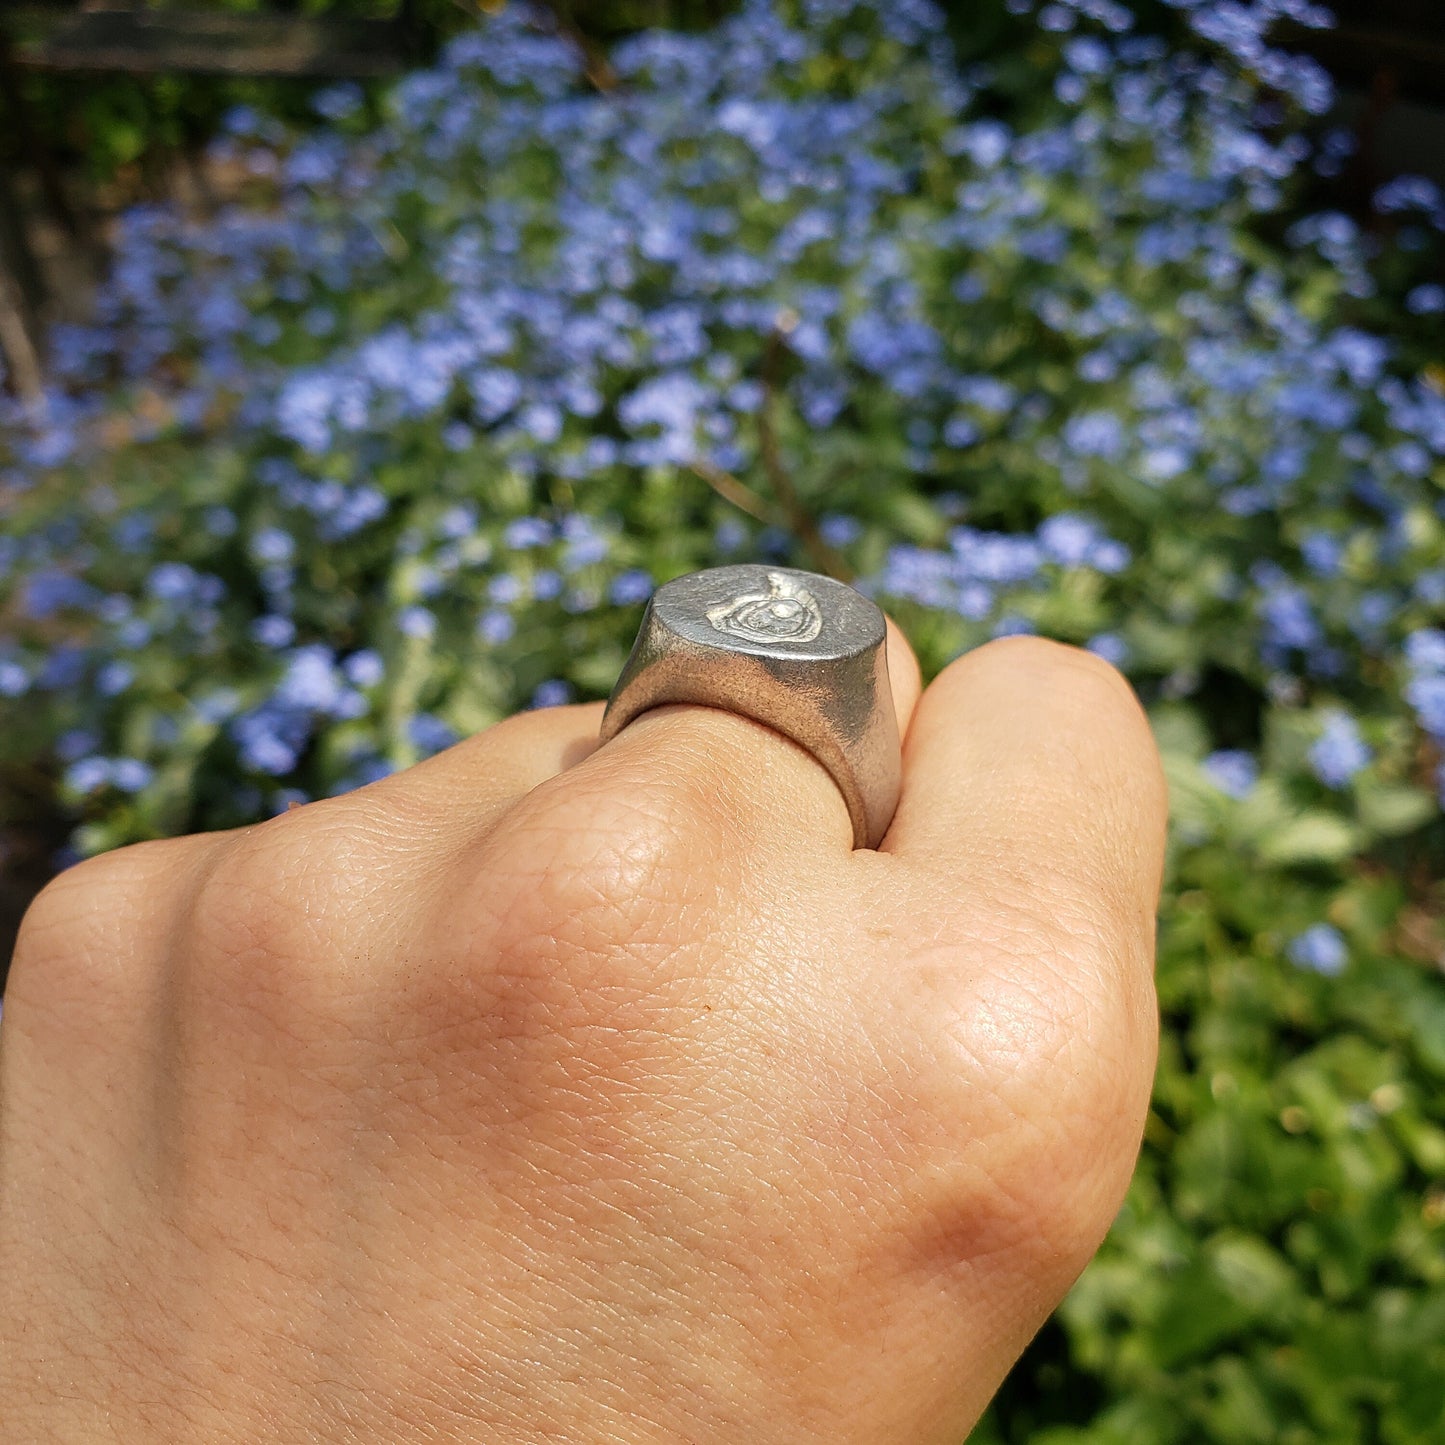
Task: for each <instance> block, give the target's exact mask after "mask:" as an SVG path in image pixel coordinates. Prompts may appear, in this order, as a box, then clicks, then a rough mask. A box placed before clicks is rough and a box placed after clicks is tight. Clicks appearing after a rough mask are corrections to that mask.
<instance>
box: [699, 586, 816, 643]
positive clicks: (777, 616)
mask: <svg viewBox="0 0 1445 1445" xmlns="http://www.w3.org/2000/svg"><path fill="white" fill-rule="evenodd" d="M707 620H708V621H709V622H711V623H712V625H713V626H714V627H715V628H717V630H718V631H719V632H727V633H731V634H732V635H733V636H734V637H741V638H743V639H744V640H746V641H748V642H761V643H775V642H799V643H802V642H811V641H812V640H813V639H814V638H815V637H816V636H817V635H818V634H819V633H820V632H821V631H822V630H823V613H822V610H821V609H820V608H819V606H818V602H817V599H816V598H815V597H814V596H813V594H812V593H811V592H809V591H808V590H807V588H806V587H803V586H802V585H801V584H800V583H798V582H795V581H794V580H793V579H792V578H791V577H789V576H787V575H786V574H785V573H782V572H769V573H768V590H767V591H766V592H745V593H743V594H742V595H741V596H740V597H734V598H733V599H732V601H731V602H724V603H722V604H720V605H719V606H717V607H709V608H708V610H707Z"/></svg>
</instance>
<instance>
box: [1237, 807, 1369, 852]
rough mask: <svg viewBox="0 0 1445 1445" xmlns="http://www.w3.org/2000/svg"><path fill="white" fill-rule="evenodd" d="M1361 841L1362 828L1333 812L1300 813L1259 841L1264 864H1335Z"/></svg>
mask: <svg viewBox="0 0 1445 1445" xmlns="http://www.w3.org/2000/svg"><path fill="white" fill-rule="evenodd" d="M1362 842H1363V838H1362V835H1361V830H1360V829H1359V828H1358V827H1356V826H1354V825H1353V824H1350V823H1347V822H1346V821H1345V820H1344V819H1343V818H1340V817H1338V816H1336V815H1335V814H1334V813H1325V812H1320V811H1312V812H1308V813H1302V814H1301V815H1300V816H1299V817H1297V818H1295V819H1294V820H1293V821H1291V822H1288V823H1286V824H1284V825H1283V826H1282V827H1279V828H1275V829H1272V830H1271V831H1270V832H1268V833H1267V834H1266V835H1265V836H1264V837H1263V838H1261V839H1260V841H1259V844H1258V852H1259V856H1260V857H1261V858H1262V859H1263V860H1264V861H1265V862H1266V863H1338V862H1340V861H1341V860H1343V859H1345V858H1348V857H1349V856H1350V854H1351V853H1353V852H1355V850H1356V849H1357V848H1358V847H1359V846H1360V844H1361V843H1362Z"/></svg>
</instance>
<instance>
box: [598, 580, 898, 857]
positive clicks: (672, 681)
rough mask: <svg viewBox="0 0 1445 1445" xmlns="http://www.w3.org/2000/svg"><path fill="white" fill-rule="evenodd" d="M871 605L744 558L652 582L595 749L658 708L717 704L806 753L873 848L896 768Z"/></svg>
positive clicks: (837, 587) (882, 626) (876, 614)
mask: <svg viewBox="0 0 1445 1445" xmlns="http://www.w3.org/2000/svg"><path fill="white" fill-rule="evenodd" d="M886 643H887V625H886V623H885V621H884V618H883V614H882V612H880V611H879V610H878V608H877V607H876V606H875V605H874V604H873V603H872V602H870V601H869V600H868V598H866V597H864V596H863V595H862V594H861V593H859V592H856V591H855V590H854V589H853V588H851V587H849V586H847V585H845V584H844V583H842V582H837V581H835V580H834V579H833V578H831V577H824V576H821V575H820V574H818V573H815V572H802V571H799V570H797V569H796V568H791V567H768V566H764V565H759V564H753V563H744V564H740V565H736V566H731V567H713V568H709V569H708V570H706V571H703V572H691V573H689V574H687V575H686V576H684V577H678V578H675V579H674V580H673V581H671V582H668V583H666V584H664V585H663V586H662V587H659V588H658V590H657V591H656V592H655V593H654V594H653V596H652V599H651V601H650V602H649V603H648V605H647V611H646V613H645V614H644V616H643V619H642V626H641V628H640V629H639V631H638V634H637V641H636V642H635V643H634V645H633V648H632V655H631V656H630V657H629V658H628V659H627V665H626V666H625V667H624V668H623V670H622V675H621V676H620V677H619V678H618V680H617V686H616V687H615V688H613V690H612V696H611V698H610V699H609V700H608V703H607V709H606V712H605V713H604V714H603V718H602V728H601V737H602V740H603V742H606V741H607V740H608V739H609V738H611V737H614V736H616V734H617V733H619V732H620V731H621V730H622V729H623V728H624V727H626V726H627V724H628V723H629V722H631V721H632V719H633V718H635V717H637V716H638V715H639V714H641V713H643V712H645V711H647V710H648V709H649V708H654V707H661V706H662V705H664V704H665V703H674V702H682V703H698V704H702V705H704V706H709V707H718V708H724V709H726V710H727V711H730V712H736V713H739V714H741V715H742V716H744V717H750V718H753V719H754V720H755V721H757V722H761V723H764V724H766V725H767V726H769V727H771V728H773V729H774V730H775V731H777V732H780V733H782V734H783V735H784V736H785V737H789V738H792V739H793V741H794V742H796V743H798V744H800V745H801V746H802V747H805V748H807V749H808V751H809V752H811V753H812V754H813V756H814V757H815V758H817V759H818V761H819V762H820V763H822V765H823V766H824V767H825V768H826V769H827V770H828V772H829V773H830V774H831V775H832V777H833V780H834V782H835V783H837V785H838V788H839V790H840V792H841V793H842V794H843V800H844V802H845V803H846V804H847V806H848V813H849V817H850V818H851V819H852V822H853V832H854V846H855V847H859V848H875V847H877V846H878V843H879V842H880V841H881V840H882V838H883V835H884V833H885V832H886V831H887V828H888V824H889V823H890V822H891V821H892V818H893V811H894V809H895V808H896V806H897V803H898V793H899V789H900V785H901V776H902V764H901V757H900V749H899V741H898V724H897V719H896V718H895V716H894V713H893V694H892V690H891V688H890V686H889V682H888V658H887V646H886Z"/></svg>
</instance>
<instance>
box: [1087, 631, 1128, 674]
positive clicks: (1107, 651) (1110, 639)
mask: <svg viewBox="0 0 1445 1445" xmlns="http://www.w3.org/2000/svg"><path fill="white" fill-rule="evenodd" d="M1084 646H1085V647H1086V648H1087V649H1088V650H1089V651H1090V652H1092V653H1093V654H1094V656H1095V657H1102V658H1103V659H1104V661H1105V662H1109V663H1112V664H1113V665H1114V666H1115V667H1123V666H1124V664H1125V663H1127V662H1128V660H1129V644H1128V643H1126V642H1125V641H1124V639H1123V638H1122V637H1120V636H1119V634H1118V633H1117V632H1099V633H1096V634H1095V635H1094V636H1093V637H1091V638H1090V639H1089V640H1088V641H1087V642H1086V643H1085V644H1084Z"/></svg>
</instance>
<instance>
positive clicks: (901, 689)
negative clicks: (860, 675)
mask: <svg viewBox="0 0 1445 1445" xmlns="http://www.w3.org/2000/svg"><path fill="white" fill-rule="evenodd" d="M883 620H884V621H885V622H886V623H887V624H888V683H889V686H890V687H891V688H892V689H893V711H894V713H895V715H896V716H897V718H898V736H899V737H900V738H905V737H907V736H908V724H909V722H910V720H911V719H912V717H913V709H914V708H915V707H917V706H918V695H919V693H920V692H921V691H922V690H923V677H922V674H921V673H920V671H919V667H918V658H917V657H916V656H915V655H914V652H913V648H912V647H911V646H909V643H908V639H907V638H906V637H905V636H904V635H903V629H902V628H901V627H899V625H898V624H897V623H896V622H895V621H894V620H893V619H892V618H891V617H889V616H888V614H887V613H884V615H883Z"/></svg>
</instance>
